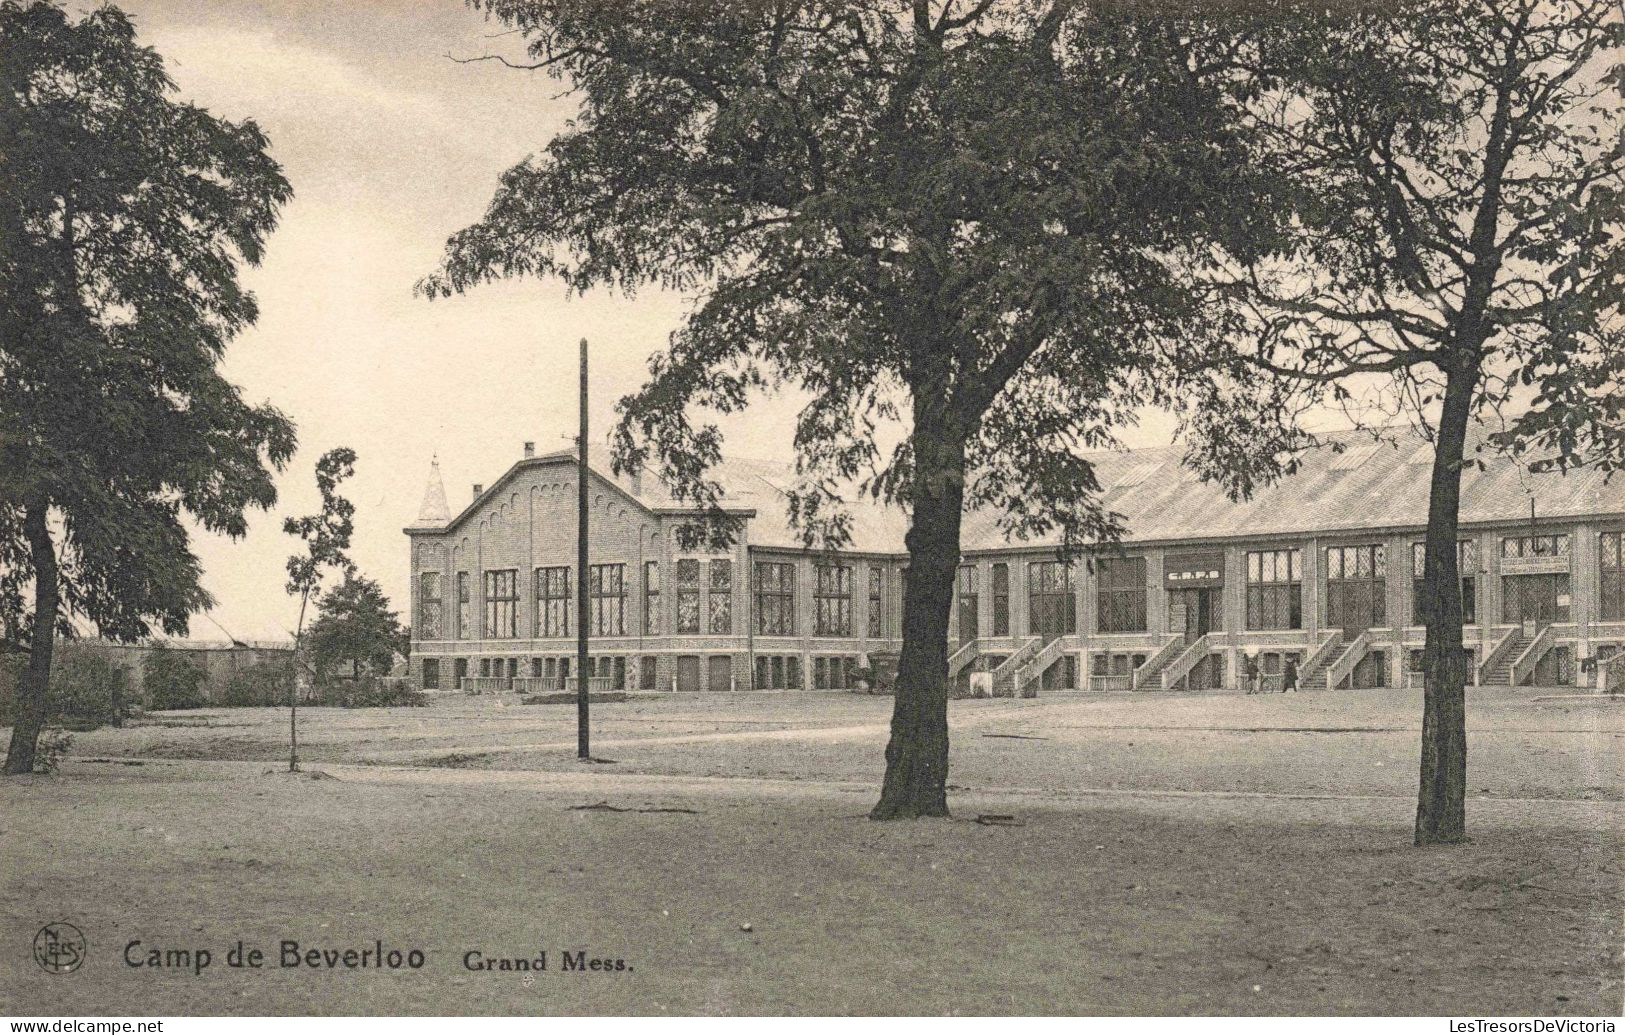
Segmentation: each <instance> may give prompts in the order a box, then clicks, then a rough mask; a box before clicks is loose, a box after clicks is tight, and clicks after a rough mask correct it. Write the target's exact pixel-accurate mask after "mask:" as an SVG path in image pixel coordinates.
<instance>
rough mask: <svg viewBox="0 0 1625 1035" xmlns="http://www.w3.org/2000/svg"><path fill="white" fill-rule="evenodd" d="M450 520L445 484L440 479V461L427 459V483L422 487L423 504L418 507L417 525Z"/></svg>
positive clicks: (443, 522) (436, 523)
mask: <svg viewBox="0 0 1625 1035" xmlns="http://www.w3.org/2000/svg"><path fill="white" fill-rule="evenodd" d="M450 521H451V508H450V507H448V506H447V505H446V486H445V484H444V483H443V482H442V481H441V480H440V461H439V460H431V461H429V484H428V485H427V486H425V487H424V489H423V505H422V506H420V507H418V519H417V522H416V523H417V524H418V525H444V524H447V523H448V522H450Z"/></svg>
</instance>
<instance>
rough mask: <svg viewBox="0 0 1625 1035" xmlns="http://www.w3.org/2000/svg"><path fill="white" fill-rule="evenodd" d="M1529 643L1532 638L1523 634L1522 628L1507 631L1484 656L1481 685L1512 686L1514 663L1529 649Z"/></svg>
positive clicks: (1481, 666)
mask: <svg viewBox="0 0 1625 1035" xmlns="http://www.w3.org/2000/svg"><path fill="white" fill-rule="evenodd" d="M1529 643H1530V637H1528V636H1525V635H1524V634H1523V629H1522V628H1521V627H1517V626H1515V627H1513V628H1512V629H1509V630H1507V633H1506V635H1505V636H1503V637H1501V639H1500V640H1498V641H1496V643H1495V644H1494V646H1492V647H1490V649H1489V650H1488V651H1487V652H1486V653H1485V654H1484V660H1483V661H1482V662H1481V663H1480V664H1479V666H1478V682H1479V685H1480V686H1484V685H1491V686H1511V685H1512V663H1513V662H1514V661H1516V660H1518V658H1519V657H1521V656H1522V655H1523V652H1524V651H1526V650H1528V649H1529Z"/></svg>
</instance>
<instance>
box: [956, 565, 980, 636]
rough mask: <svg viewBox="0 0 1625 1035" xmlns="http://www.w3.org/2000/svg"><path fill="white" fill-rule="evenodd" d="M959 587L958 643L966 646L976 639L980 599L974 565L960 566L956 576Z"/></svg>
mask: <svg viewBox="0 0 1625 1035" xmlns="http://www.w3.org/2000/svg"><path fill="white" fill-rule="evenodd" d="M957 581H958V585H959V642H960V644H961V645H964V644H967V643H969V642H970V641H972V640H974V639H976V631H977V629H979V628H980V626H979V625H978V624H977V613H978V611H979V610H980V608H979V606H978V603H979V600H980V597H979V596H978V595H977V592H976V565H974V564H961V565H960V566H959V573H958V576H957Z"/></svg>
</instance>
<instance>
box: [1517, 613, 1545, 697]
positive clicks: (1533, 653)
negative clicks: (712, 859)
mask: <svg viewBox="0 0 1625 1035" xmlns="http://www.w3.org/2000/svg"><path fill="white" fill-rule="evenodd" d="M1552 647H1553V643H1552V627H1551V626H1549V625H1543V626H1541V628H1540V631H1539V632H1537V633H1535V635H1534V638H1532V639H1531V640H1530V641H1529V642H1528V643H1527V644H1525V645H1524V648H1523V649H1522V650H1521V651H1519V652H1518V653H1517V654H1516V655H1514V656H1513V659H1512V672H1511V673H1510V675H1511V679H1512V685H1513V686H1522V685H1523V684H1524V683H1526V682H1528V681H1529V680H1531V679H1532V678H1533V677H1534V675H1535V666H1536V665H1538V664H1540V659H1541V658H1544V657H1545V656H1546V654H1547V652H1549V651H1550V650H1551V649H1552Z"/></svg>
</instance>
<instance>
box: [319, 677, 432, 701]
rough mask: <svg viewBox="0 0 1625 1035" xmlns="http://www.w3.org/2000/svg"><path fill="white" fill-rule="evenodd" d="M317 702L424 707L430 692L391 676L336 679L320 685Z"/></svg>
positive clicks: (408, 681)
mask: <svg viewBox="0 0 1625 1035" xmlns="http://www.w3.org/2000/svg"><path fill="white" fill-rule="evenodd" d="M316 703H317V704H322V705H328V706H330V707H335V708H423V707H426V706H427V705H428V703H429V698H428V695H427V694H425V693H423V691H421V690H418V689H415V688H414V687H413V686H412V683H411V681H410V680H407V679H398V678H395V677H391V676H363V677H361V678H360V679H335V680H331V681H330V682H328V683H327V684H325V685H323V686H321V687H319V688H318V689H317V700H316Z"/></svg>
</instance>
